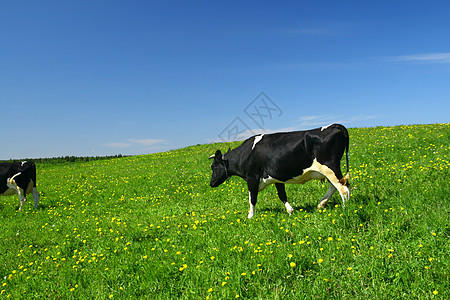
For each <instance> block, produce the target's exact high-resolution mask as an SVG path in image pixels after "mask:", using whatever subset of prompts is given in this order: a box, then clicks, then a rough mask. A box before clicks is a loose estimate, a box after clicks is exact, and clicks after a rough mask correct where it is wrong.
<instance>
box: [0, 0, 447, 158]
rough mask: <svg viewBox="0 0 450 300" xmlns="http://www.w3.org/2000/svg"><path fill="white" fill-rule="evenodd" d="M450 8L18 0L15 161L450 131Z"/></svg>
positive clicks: (2, 37)
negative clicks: (432, 127) (377, 130)
mask: <svg viewBox="0 0 450 300" xmlns="http://www.w3.org/2000/svg"><path fill="white" fill-rule="evenodd" d="M449 11H450V2H448V1H439V0H438V1H431V2H430V1H372V2H371V3H368V1H339V2H338V1H281V2H280V1H220V2H219V1H118V0H108V1H101V0H99V1H82V0H79V1H56V0H55V1H48V0H42V1H22V0H18V1H12V0H4V1H1V2H0V101H1V118H0V159H9V158H38V157H55V156H66V155H75V156H103V155H114V154H119V153H120V154H126V155H134V154H146V153H152V152H160V151H166V150H169V149H176V148H180V147H184V146H189V145H195V144H204V143H209V142H213V141H221V140H223V139H227V138H224V136H225V135H227V136H228V137H229V139H231V137H235V138H241V139H243V138H245V137H247V136H250V135H251V134H253V133H257V132H260V131H261V130H265V131H266V132H271V131H286V130H301V129H308V128H313V127H318V126H322V125H327V124H329V123H332V122H340V123H342V124H344V125H346V126H347V127H367V126H378V125H400V124H422V123H438V122H439V123H442V122H449V115H450V104H449V103H450V101H449V100H450V84H449V83H450V39H449V34H450V31H449V30H450V18H449V17H448V12H449ZM264 101H265V102H264ZM262 103H266V104H267V106H266V107H264V105H262ZM274 105H275V106H274ZM268 107H269V109H268ZM270 107H272V109H270ZM276 108H278V110H276ZM252 111H253V115H252ZM255 113H256V115H255ZM258 113H259V118H260V119H261V120H262V118H264V124H262V123H261V122H259V123H258V122H255V120H257V119H258V118H257V117H258V116H257V114H258ZM252 116H253V117H255V118H253V119H252ZM263 116H264V117H263ZM233 130H235V131H236V132H237V133H238V134H237V135H234V136H233V135H231V136H230V135H229V133H230V132H233Z"/></svg>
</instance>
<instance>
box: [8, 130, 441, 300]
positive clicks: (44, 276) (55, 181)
mask: <svg viewBox="0 0 450 300" xmlns="http://www.w3.org/2000/svg"><path fill="white" fill-rule="evenodd" d="M349 134H350V176H351V177H350V182H351V184H352V190H351V197H350V201H348V202H347V203H346V207H345V209H343V208H342V205H341V204H342V203H341V200H340V197H339V195H337V194H335V195H334V196H333V197H332V198H331V199H330V201H329V204H328V206H327V208H326V209H323V210H318V209H317V208H316V207H317V204H318V201H319V199H320V198H321V197H322V196H323V195H324V194H325V192H326V191H327V188H328V184H327V183H324V182H320V181H311V182H308V183H306V184H305V185H287V186H286V191H287V195H288V200H289V202H290V204H291V205H292V206H293V208H294V209H295V211H294V213H293V214H292V215H291V216H289V215H288V214H287V213H286V211H285V208H284V206H283V204H282V203H281V201H280V200H279V199H278V197H277V195H276V189H275V186H271V187H268V188H267V189H266V190H264V191H263V192H261V193H260V196H259V198H258V204H257V206H256V214H255V216H254V217H253V219H251V220H248V219H247V218H246V217H247V214H248V211H247V210H248V191H247V187H246V185H245V182H244V181H243V180H242V179H240V178H238V177H236V178H234V177H233V178H232V179H231V180H230V181H229V182H228V183H225V184H223V185H221V186H219V187H218V188H216V189H212V188H210V187H209V180H210V176H211V169H210V164H211V161H210V160H208V157H209V156H210V155H211V154H213V153H214V152H215V150H216V149H221V150H222V151H226V150H227V149H228V147H231V148H234V147H236V146H238V145H239V144H240V143H225V144H208V145H197V146H191V147H187V148H183V149H180V150H174V151H169V152H164V153H156V154H151V155H143V156H133V157H122V158H115V159H110V160H100V161H90V162H76V163H65V164H53V165H52V164H39V163H38V164H37V172H38V175H37V180H38V190H39V191H40V193H41V202H40V205H39V207H38V209H37V210H35V209H33V205H32V201H30V200H32V198H30V197H28V198H29V201H28V202H27V203H26V204H25V205H24V207H23V211H17V210H16V208H17V206H18V197H17V196H16V195H15V196H8V197H2V198H0V226H1V230H0V276H1V277H0V285H1V286H0V293H1V294H0V298H2V299H3V298H11V299H21V298H26V299H33V298H36V299H42V298H51V299H136V298H144V299H235V298H242V299H312V298H338V299H341V298H342V299H393V298H402V299H433V298H435V299H449V298H450V292H449V290H450V284H449V282H450V275H449V274H450V259H449V257H450V255H449V254H450V253H449V252H450V251H449V250H450V243H449V234H450V220H449V216H450V200H449V198H450V197H449V186H450V181H449V180H450V179H449V178H450V172H449V167H450V163H449V158H450V124H432V125H411V126H395V127H376V128H350V129H349ZM341 168H342V170H344V168H345V161H344V160H343V164H342V166H341Z"/></svg>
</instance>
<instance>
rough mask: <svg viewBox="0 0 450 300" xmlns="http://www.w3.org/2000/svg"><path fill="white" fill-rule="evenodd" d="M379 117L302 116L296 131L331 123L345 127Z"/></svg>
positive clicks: (378, 116)
mask: <svg viewBox="0 0 450 300" xmlns="http://www.w3.org/2000/svg"><path fill="white" fill-rule="evenodd" d="M380 117H381V115H361V114H360V115H354V116H341V115H310V116H302V117H300V118H299V124H298V125H297V126H296V128H297V129H296V130H306V129H311V128H315V127H321V126H326V125H329V124H332V123H339V124H342V125H346V126H351V125H352V124H354V123H358V122H362V121H367V120H373V119H376V118H380Z"/></svg>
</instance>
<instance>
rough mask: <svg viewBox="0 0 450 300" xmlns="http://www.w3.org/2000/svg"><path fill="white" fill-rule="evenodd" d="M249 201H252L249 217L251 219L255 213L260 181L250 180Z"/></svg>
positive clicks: (248, 184) (248, 183)
mask: <svg viewBox="0 0 450 300" xmlns="http://www.w3.org/2000/svg"><path fill="white" fill-rule="evenodd" d="M247 186H248V202H249V203H250V210H249V212H248V218H249V219H251V218H252V217H253V216H254V215H255V206H256V201H257V199H258V182H257V181H248V182H247Z"/></svg>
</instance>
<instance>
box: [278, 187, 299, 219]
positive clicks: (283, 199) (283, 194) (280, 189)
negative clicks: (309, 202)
mask: <svg viewBox="0 0 450 300" xmlns="http://www.w3.org/2000/svg"><path fill="white" fill-rule="evenodd" d="M275 187H276V188H277V192H278V197H279V198H280V200H281V202H283V204H284V206H285V207H286V210H287V212H288V213H289V214H292V212H293V211H294V209H293V208H292V206H291V205H290V204H289V203H288V202H287V195H286V189H285V185H284V183H279V182H277V183H275Z"/></svg>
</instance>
